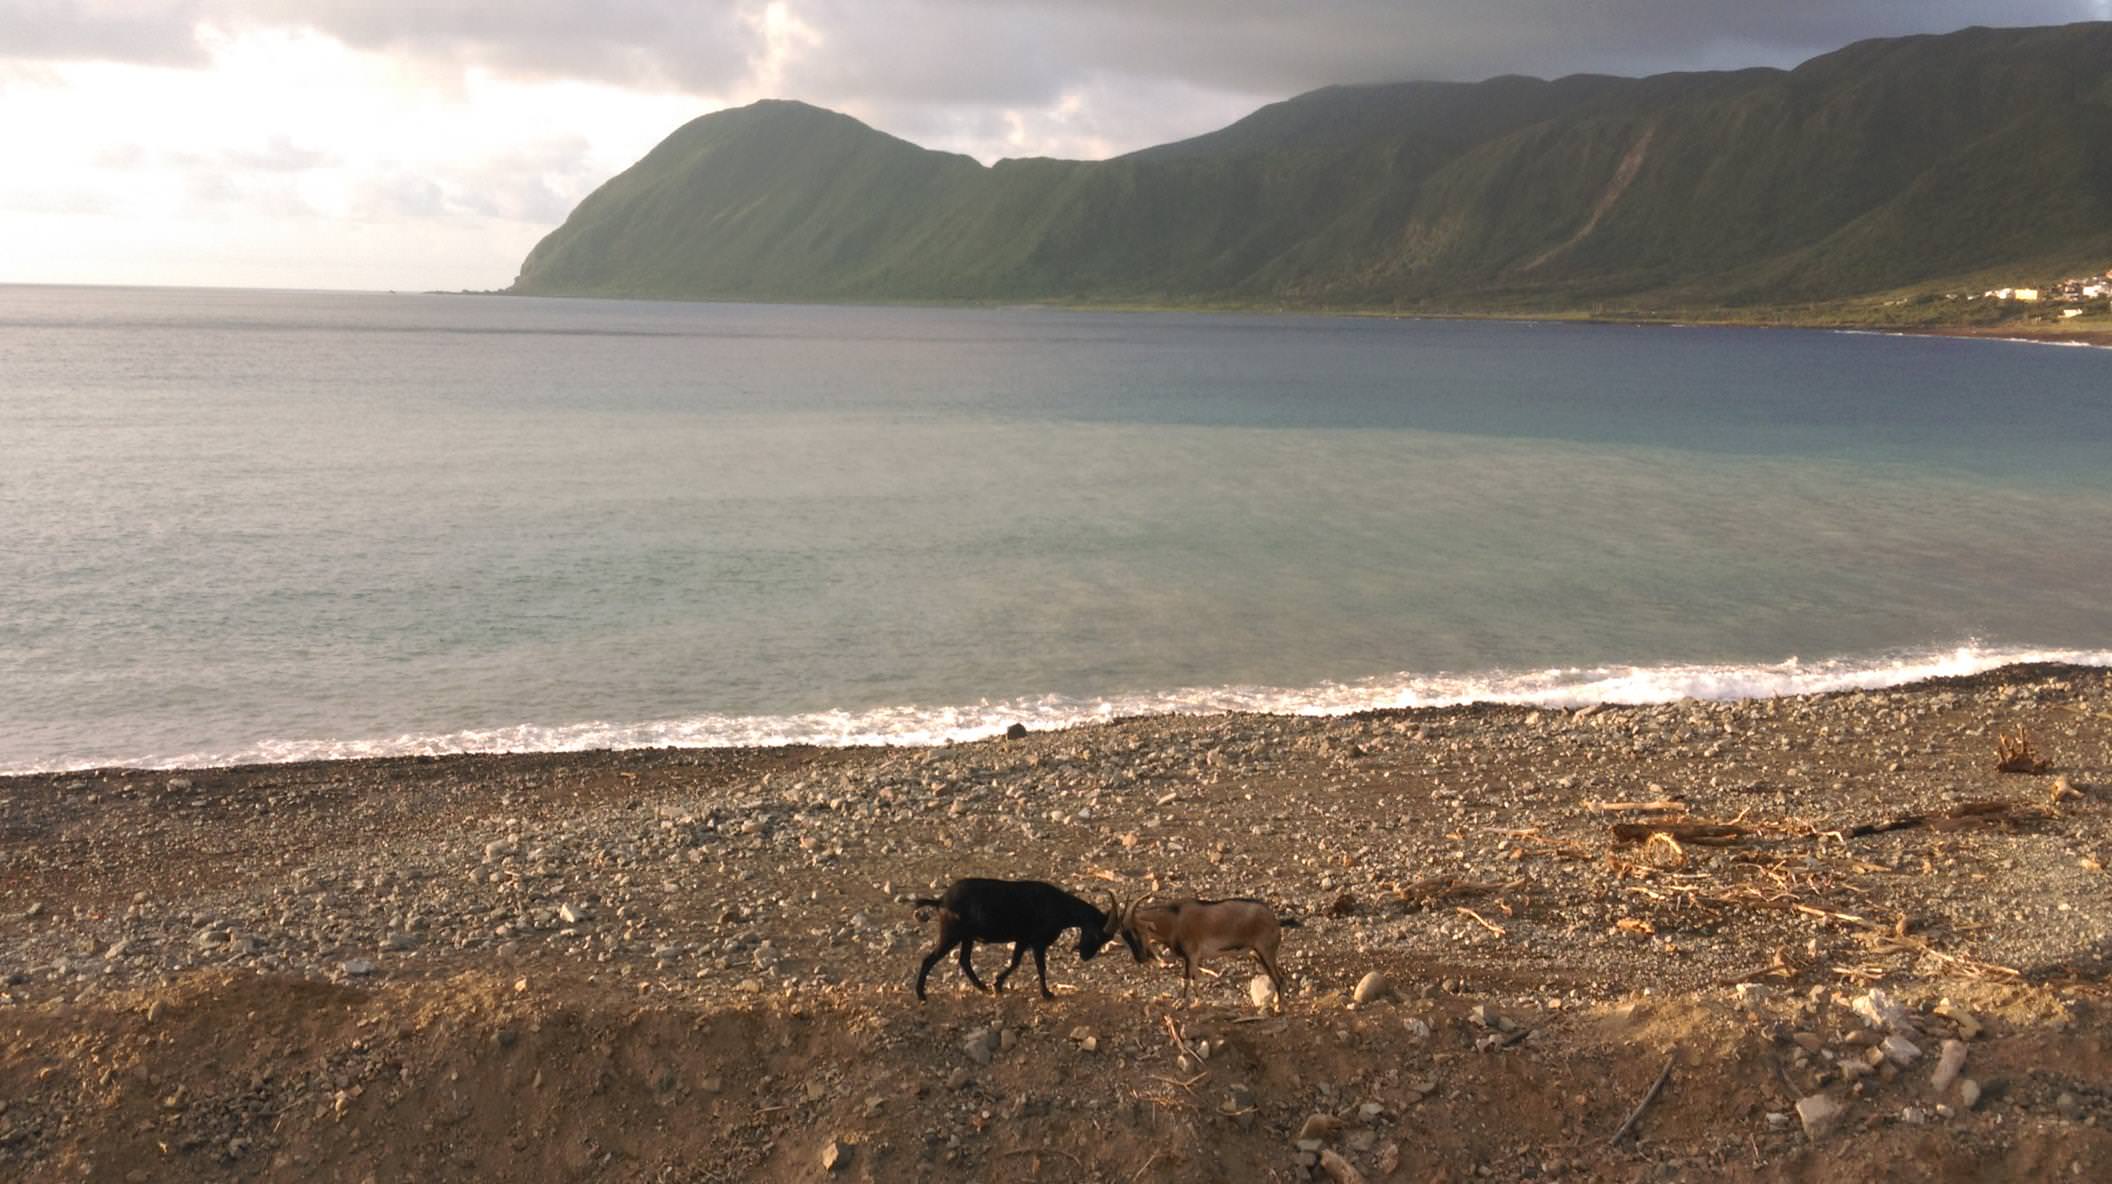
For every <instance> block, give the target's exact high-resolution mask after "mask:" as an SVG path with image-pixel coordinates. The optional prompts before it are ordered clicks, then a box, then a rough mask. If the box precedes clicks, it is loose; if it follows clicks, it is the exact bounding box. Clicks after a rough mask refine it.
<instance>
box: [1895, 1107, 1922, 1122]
mask: <svg viewBox="0 0 2112 1184" xmlns="http://www.w3.org/2000/svg"><path fill="white" fill-rule="evenodd" d="M1899 1120H1900V1121H1901V1122H1904V1123H1906V1124H1907V1125H1908V1126H1920V1125H1921V1124H1922V1123H1924V1122H1927V1121H1928V1120H1929V1116H1928V1115H1927V1114H1925V1113H1923V1112H1922V1109H1921V1107H1919V1106H1908V1107H1907V1108H1905V1109H1903V1110H1901V1111H1900V1112H1899Z"/></svg>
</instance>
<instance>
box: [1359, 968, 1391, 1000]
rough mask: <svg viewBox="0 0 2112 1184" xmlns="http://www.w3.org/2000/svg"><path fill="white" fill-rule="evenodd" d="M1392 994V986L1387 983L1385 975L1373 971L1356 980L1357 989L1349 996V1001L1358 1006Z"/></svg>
mask: <svg viewBox="0 0 2112 1184" xmlns="http://www.w3.org/2000/svg"><path fill="white" fill-rule="evenodd" d="M1392 993H1393V984H1392V983H1391V982H1388V981H1387V979H1386V976H1385V975H1383V974H1381V973H1379V972H1378V971H1376V970H1374V971H1372V972H1371V973H1369V974H1367V975H1365V976H1364V977H1363V978H1360V979H1358V980H1357V989H1356V990H1355V991H1354V992H1352V993H1351V994H1350V999H1352V1000H1353V1001H1355V1002H1356V1003H1358V1004H1364V1003H1370V1002H1372V1001H1373V1000H1376V999H1384V998H1385V997H1386V996H1387V995H1390V994H1392Z"/></svg>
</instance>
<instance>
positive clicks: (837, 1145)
mask: <svg viewBox="0 0 2112 1184" xmlns="http://www.w3.org/2000/svg"><path fill="white" fill-rule="evenodd" d="M850 1162H851V1145H850V1144H849V1143H846V1142H844V1141H843V1140H842V1139H830V1140H829V1141H828V1143H827V1144H825V1145H824V1146H823V1147H822V1149H821V1170H822V1171H824V1172H836V1171H841V1170H843V1168H844V1167H846V1166H847V1165H849V1163H850Z"/></svg>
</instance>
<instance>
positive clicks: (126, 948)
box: [103, 937, 132, 962]
mask: <svg viewBox="0 0 2112 1184" xmlns="http://www.w3.org/2000/svg"><path fill="white" fill-rule="evenodd" d="M131 951H132V947H131V943H129V942H127V941H126V940H125V939H124V938H122V937H121V938H118V939H117V940H116V941H114V942H111V943H110V948H109V949H106V950H104V951H103V960H104V961H106V962H115V961H117V960H118V959H119V958H122V957H124V956H125V955H126V954H128V953H131Z"/></svg>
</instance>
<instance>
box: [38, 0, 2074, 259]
mask: <svg viewBox="0 0 2112 1184" xmlns="http://www.w3.org/2000/svg"><path fill="white" fill-rule="evenodd" d="M2107 17H2112V0H0V97H4V101H5V111H6V118H5V119H0V159H6V160H8V161H9V162H10V166H11V169H10V171H11V176H0V240H4V241H7V242H8V243H9V245H10V251H9V253H8V254H7V256H6V257H5V258H0V269H4V270H0V280H6V279H22V278H33V279H53V280H65V279H85V280H93V281H96V282H119V281H125V280H128V279H129V280H132V281H145V282H208V283H285V282H296V281H297V282H302V283H307V284H313V285H353V286H388V287H395V286H404V287H410V286H434V287H487V286H492V285H494V284H501V283H504V282H505V280H506V279H507V278H509V277H510V276H511V275H512V274H513V272H514V269H515V268H516V267H517V266H518V263H519V260H520V255H521V253H522V252H523V251H525V250H526V248H527V246H528V245H529V244H532V243H533V242H534V240H535V239H536V238H537V237H538V236H539V235H540V234H541V233H543V232H544V231H546V230H547V229H548V228H549V227H551V226H554V225H555V224H556V223H557V222H559V221H561V220H562V218H563V217H564V216H565V214H566V213H567V212H569V210H570V209H571V208H572V207H573V205H574V204H575V203H576V202H577V201H579V200H580V199H581V198H582V197H584V196H585V195H586V194H587V193H589V192H591V191H592V190H593V188H594V187H595V186H597V185H599V184H600V183H602V182H603V181H605V180H606V179H607V178H608V177H609V176H610V175H612V174H613V173H615V172H616V171H618V170H620V169H622V168H624V167H625V166H627V165H628V164H630V163H631V162H632V161H634V160H636V159H637V158H638V157H639V156H640V155H642V154H643V153H644V152H645V151H646V150H647V149H649V148H650V147H651V146H652V144H653V143H655V142H657V141H658V140H659V139H660V138H662V137H664V136H665V135H666V134H668V133H669V132H670V131H672V130H673V129H674V128H675V127H677V126H678V125H680V124H681V123H683V122H684V121H686V120H688V119H690V118H692V117H694V116H696V115H699V114H702V113H704V112H706V111H710V110H714V109H717V108H720V107H724V106H728V105H733V104H738V103H745V102H748V101H751V100H753V99H757V98H764V97H786V98H798V99H804V100H807V101H809V102H812V103H816V104H819V105H822V106H827V107H833V108H836V109H839V110H843V111H847V112H849V113H851V114H853V115H855V116H857V117H859V118H861V119H863V120H865V121H866V122H868V123H870V124H872V125H873V126H875V127H878V128H880V129H882V130H884V131H887V132H891V133H893V134H895V135H898V136H902V137H904V138H906V139H909V140H912V141H914V142H916V143H919V144H924V145H927V146H929V147H933V148H939V149H943V150H948V151H957V152H966V153H969V154H970V155H973V156H976V157H978V158H980V159H983V160H986V161H989V160H995V159H997V158H999V157H1005V156H1014V157H1017V156H1041V155H1050V156H1065V157H1077V158H1097V157H1105V156H1111V155H1115V154H1118V153H1122V152H1127V151H1131V150H1134V149H1137V148H1142V147H1146V146H1148V145H1152V144H1158V143H1164V142H1167V141H1171V140H1176V139H1181V138H1184V137H1187V136H1192V135H1196V134H1199V133H1202V132H1207V131H1210V130H1213V129H1215V128H1218V127H1222V126H1224V125H1225V124H1227V123H1230V122H1232V121H1233V120H1235V119H1237V118H1239V117H1240V116H1242V115H1244V114H1246V113H1248V112H1249V111H1251V110H1253V109H1254V108H1255V107H1257V106H1259V105H1261V104H1263V103H1265V102H1269V101H1272V100H1275V99H1280V98H1285V97H1288V96H1290V95H1293V94H1296V93H1298V92H1301V91H1304V90H1309V89H1311V88H1313V87H1317V86H1322V85H1326V84H1329V83H1336V82H1375V81H1389V80H1401V79H1411V78H1431V79H1454V80H1471V79H1479V78H1484V77H1488V76H1491V75H1495V74H1501V73H1531V74H1539V75H1543V76H1548V75H1559V74H1564V73H1575V72H1585V71H1593V72H1607V73H1623V74H1635V73H1649V72H1656V71H1662V70H1673V69H1710V68H1722V67H1735V66H1747V65H1776V66H1787V65H1792V64H1795V63H1796V62H1798V61H1801V60H1803V59H1805V58H1807V57H1810V56H1812V55H1814V54H1817V53H1822V52H1825V51H1827V50H1831V49H1834V48H1837V47H1839V46H1841V45H1843V44H1846V43H1848V42H1850V41H1854V40H1858V39H1861V38H1865V37H1872V36H1889V35H1898V34H1905V33H1914V32H1945V31H1949V30H1953V29H1957V28H1960V27H1963V26H1965V25H1968V24H1975V23H1978V24H1999V25H2024V24H2048V23H2060V22H2066V21H2072V20H2086V19H2106V18H2107Z"/></svg>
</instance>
